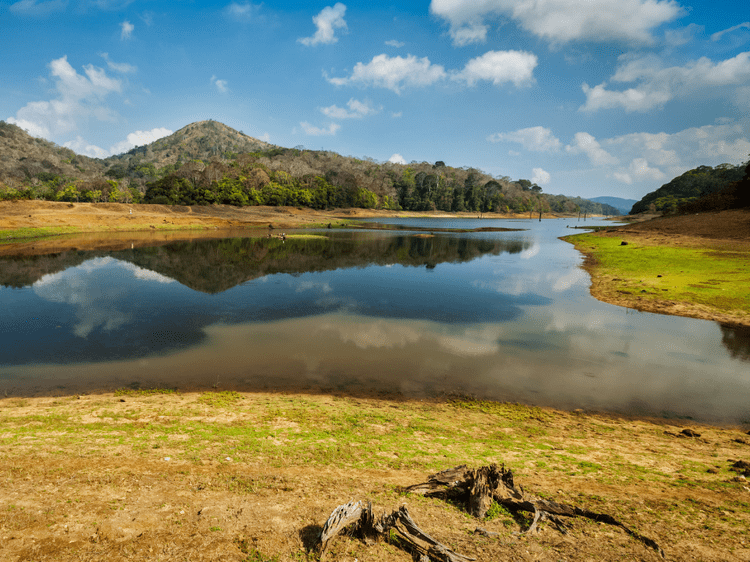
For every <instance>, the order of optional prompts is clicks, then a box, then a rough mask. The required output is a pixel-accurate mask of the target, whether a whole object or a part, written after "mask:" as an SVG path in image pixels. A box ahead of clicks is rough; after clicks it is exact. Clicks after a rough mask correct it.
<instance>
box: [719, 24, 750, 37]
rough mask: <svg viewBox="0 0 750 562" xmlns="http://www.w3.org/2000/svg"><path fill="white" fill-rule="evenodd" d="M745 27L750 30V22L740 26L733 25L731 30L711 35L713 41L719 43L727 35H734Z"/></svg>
mask: <svg viewBox="0 0 750 562" xmlns="http://www.w3.org/2000/svg"><path fill="white" fill-rule="evenodd" d="M743 27H744V28H747V29H750V21H746V22H742V23H740V24H738V25H733V26H732V27H730V28H729V29H724V30H722V31H717V32H716V33H714V34H712V35H711V41H719V40H720V39H721V38H722V37H723V36H724V34H725V33H733V32H735V31H737V30H738V29H742V28H743Z"/></svg>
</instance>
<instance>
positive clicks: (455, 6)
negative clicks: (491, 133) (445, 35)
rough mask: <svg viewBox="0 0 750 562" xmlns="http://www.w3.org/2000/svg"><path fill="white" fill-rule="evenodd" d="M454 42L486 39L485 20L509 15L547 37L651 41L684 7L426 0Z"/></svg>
mask: <svg viewBox="0 0 750 562" xmlns="http://www.w3.org/2000/svg"><path fill="white" fill-rule="evenodd" d="M430 12H431V13H432V14H434V15H436V16H438V17H440V18H442V19H444V20H445V21H446V22H447V23H448V24H449V34H450V36H451V38H452V39H453V44H454V45H456V46H463V45H468V44H471V43H483V42H484V41H486V38H487V32H488V24H487V23H486V20H492V19H497V18H509V19H511V20H513V21H515V22H516V24H517V25H518V26H520V27H521V28H522V29H525V30H526V31H528V32H530V33H532V34H534V35H536V36H537V37H541V38H543V39H546V40H547V41H550V42H551V43H567V42H570V41H598V42H602V41H612V40H619V41H627V42H638V43H651V42H653V36H652V31H653V30H654V29H656V28H657V27H659V26H660V25H662V24H664V23H667V22H670V21H672V20H674V19H676V18H678V17H680V16H682V15H684V14H685V13H686V12H685V10H684V9H683V8H682V7H681V6H680V5H679V4H678V3H677V2H676V1H674V0H661V1H660V0H589V1H588V2H571V1H570V0H546V1H545V2H538V1H536V0H432V2H431V3H430Z"/></svg>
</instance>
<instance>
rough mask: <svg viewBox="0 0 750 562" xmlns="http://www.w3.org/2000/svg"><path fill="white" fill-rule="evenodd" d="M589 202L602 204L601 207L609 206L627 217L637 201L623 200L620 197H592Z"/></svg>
mask: <svg viewBox="0 0 750 562" xmlns="http://www.w3.org/2000/svg"><path fill="white" fill-rule="evenodd" d="M589 201H594V202H595V203H602V204H603V205H609V206H611V207H614V208H615V209H617V210H618V211H620V213H622V214H623V215H627V214H628V213H629V212H630V209H632V208H633V205H635V204H636V203H637V202H638V201H636V200H635V199H623V198H622V197H606V196H605V197H592V198H591V199H589Z"/></svg>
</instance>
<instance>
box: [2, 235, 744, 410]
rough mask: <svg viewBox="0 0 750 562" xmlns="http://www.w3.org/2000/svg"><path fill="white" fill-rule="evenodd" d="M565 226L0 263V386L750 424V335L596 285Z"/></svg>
mask: <svg viewBox="0 0 750 562" xmlns="http://www.w3.org/2000/svg"><path fill="white" fill-rule="evenodd" d="M561 227H562V232H561ZM564 233H565V232H564V224H563V225H560V226H555V225H554V224H551V223H547V224H544V223H541V224H540V225H538V226H537V225H534V229H532V230H530V231H528V232H523V233H467V234H460V235H457V234H447V233H437V234H435V235H434V236H429V235H425V234H424V233H420V234H419V235H408V234H404V233H387V232H377V233H362V232H334V233H330V234H329V233H325V234H326V235H327V236H326V237H321V238H307V239H293V238H289V239H287V241H286V242H285V243H282V242H281V241H280V240H276V239H272V240H269V239H247V238H245V239H242V238H233V239H224V240H214V241H192V242H178V243H172V244H168V245H163V246H151V247H148V248H133V249H124V250H117V251H110V252H104V251H98V252H67V253H59V254H55V255H48V256H36V257H34V258H28V257H27V258H16V259H0V282H2V283H3V285H5V288H0V310H2V311H3V312H2V314H0V333H2V338H3V352H2V354H0V390H5V389H7V390H10V391H12V389H27V390H28V389H33V388H38V389H39V390H44V389H49V388H54V387H56V386H61V387H64V388H65V389H66V391H71V392H72V391H76V390H78V391H80V390H87V389H96V388H116V387H118V386H123V385H127V384H131V383H133V382H138V383H140V384H142V385H153V384H165V385H174V386H178V387H180V388H190V387H191V386H194V387H199V388H207V387H209V386H212V385H214V384H217V382H218V383H219V384H220V386H221V387H222V388H236V389H243V390H253V389H308V390H319V391H331V390H336V391H343V392H368V391H369V392H380V391H390V392H393V391H396V392H401V393H403V394H406V395H410V396H422V395H434V394H440V393H452V392H465V393H470V394H475V395H477V396H482V397H487V398H493V399H499V400H518V401H524V402H531V403H536V404H545V405H551V406H557V407H565V408H578V407H589V408H600V409H605V410H616V411H628V412H638V413H645V414H650V415H660V414H667V415H680V416H691V417H695V418H698V419H703V420H709V421H730V422H737V421H742V420H746V419H748V418H750V406H748V404H750V380H749V379H748V376H747V373H746V371H747V364H746V363H745V362H744V361H746V360H748V359H749V358H750V331H748V330H737V329H733V328H729V327H726V326H719V325H718V324H716V323H711V322H705V321H700V320H692V319H684V318H677V317H669V316H659V315H653V314H646V313H637V312H633V311H629V310H627V309H623V308H619V307H615V306H610V305H606V304H604V303H600V302H598V301H596V300H594V299H592V298H591V297H590V296H589V293H588V285H589V280H588V276H587V275H586V274H585V273H584V272H583V271H582V270H581V269H580V268H579V267H578V264H579V263H580V256H579V255H578V254H577V253H576V252H575V251H574V250H573V248H572V247H571V246H569V245H568V244H565V243H562V242H560V241H558V240H557V236H559V235H560V234H564Z"/></svg>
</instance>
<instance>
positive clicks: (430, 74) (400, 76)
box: [327, 54, 447, 94]
mask: <svg viewBox="0 0 750 562" xmlns="http://www.w3.org/2000/svg"><path fill="white" fill-rule="evenodd" d="M446 76H447V74H446V72H445V69H444V68H443V67H442V66H440V65H439V64H432V63H431V62H430V60H429V59H428V58H427V57H424V58H421V59H418V58H417V57H415V56H414V55H407V56H406V58H404V57H400V56H396V57H389V56H388V55H386V54H382V55H377V56H375V57H373V59H372V60H371V61H370V62H368V63H367V64H363V63H361V62H358V63H357V64H356V65H355V66H354V70H353V71H352V74H351V76H349V77H348V78H327V79H328V81H329V82H330V83H331V84H334V85H336V86H344V85H348V84H359V85H362V86H375V87H380V88H387V89H389V90H392V91H394V92H396V93H397V94H400V93H401V90H402V88H406V87H423V86H430V85H432V84H434V83H435V82H437V81H439V80H443V79H444V78H445V77H446Z"/></svg>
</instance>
